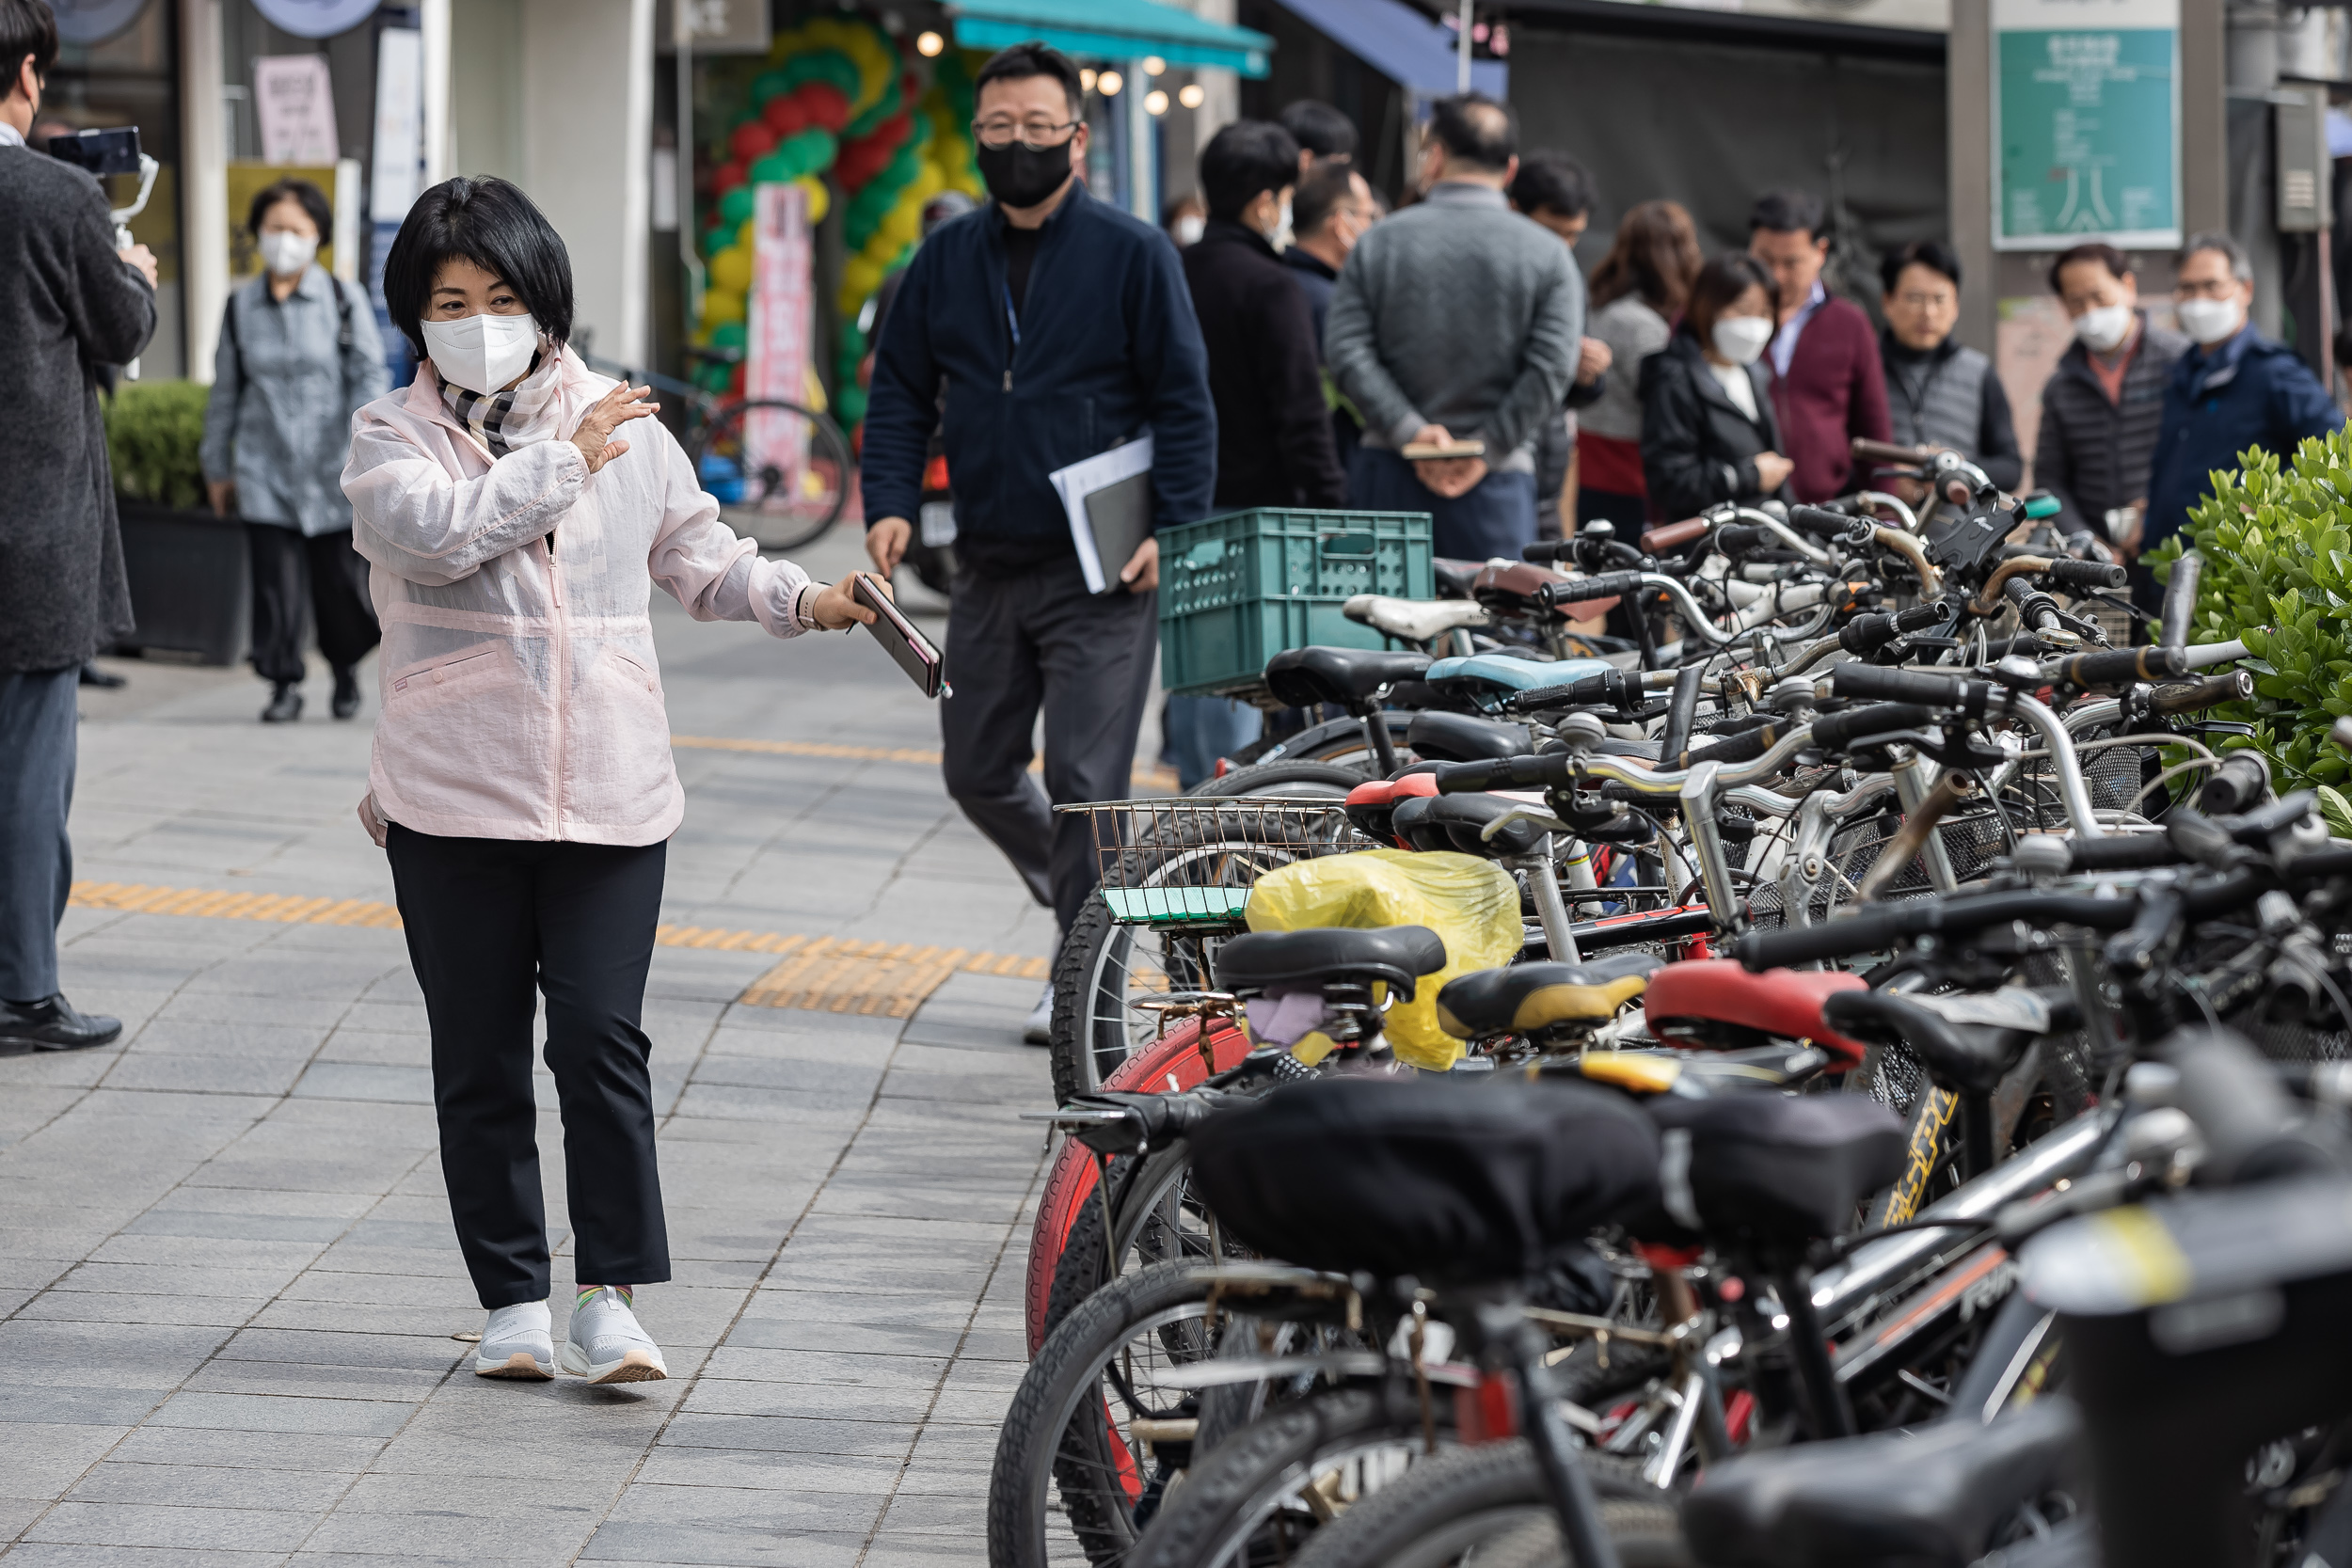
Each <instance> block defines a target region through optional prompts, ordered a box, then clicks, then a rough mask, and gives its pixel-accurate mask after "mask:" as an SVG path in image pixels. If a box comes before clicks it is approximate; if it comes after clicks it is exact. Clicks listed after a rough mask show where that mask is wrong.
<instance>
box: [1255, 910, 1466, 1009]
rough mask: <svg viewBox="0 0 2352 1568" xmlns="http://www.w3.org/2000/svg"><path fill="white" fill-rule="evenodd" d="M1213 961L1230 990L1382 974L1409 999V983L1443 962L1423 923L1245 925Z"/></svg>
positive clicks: (1441, 942)
mask: <svg viewBox="0 0 2352 1568" xmlns="http://www.w3.org/2000/svg"><path fill="white" fill-rule="evenodd" d="M1444 967H1445V939H1444V938H1442V937H1440V936H1438V933H1437V932H1435V931H1433V930H1431V929H1430V928H1429V927H1426V926H1386V927H1380V928H1378V929H1376V930H1359V929H1357V928H1355V927H1339V926H1328V927H1311V928H1310V929H1308V930H1303V931H1248V932H1245V933H1243V934H1242V935H1240V936H1237V937H1235V938H1233V939H1232V941H1231V942H1227V943H1226V944H1225V945H1224V946H1223V947H1222V948H1219V949H1218V950H1217V955H1216V981H1217V984H1218V985H1220V986H1222V987H1224V988H1225V989H1226V990H1230V991H1263V990H1267V989H1268V988H1269V987H1275V986H1291V985H1300V986H1317V985H1327V984H1330V983H1331V982H1334V981H1359V982H1360V981H1372V980H1385V981H1387V982H1388V983H1389V986H1390V987H1391V990H1394V991H1395V993H1396V995H1397V998H1398V999H1399V1000H1400V1001H1405V1002H1410V1001H1411V1000H1412V999H1413V989H1414V983H1415V982H1416V981H1418V980H1419V979H1420V978H1421V977H1422V975H1424V974H1436V973H1437V972H1438V971H1439V970H1441V969H1443V968H1444Z"/></svg>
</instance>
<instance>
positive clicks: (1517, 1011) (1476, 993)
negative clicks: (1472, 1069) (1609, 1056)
mask: <svg viewBox="0 0 2352 1568" xmlns="http://www.w3.org/2000/svg"><path fill="white" fill-rule="evenodd" d="M1660 963H1661V960H1660V959H1659V958H1657V957H1656V956H1655V955H1654V954H1649V953H1615V954H1612V955H1610V956H1609V957H1608V958H1595V959H1593V960H1592V961H1591V962H1590V963H1574V964H1570V963H1525V964H1513V965H1511V966H1510V967H1509V968H1507V969H1482V970H1480V971H1478V972H1477V973H1476V974H1465V975H1462V976H1461V977H1459V978H1458V979H1454V980H1449V981H1447V982H1446V985H1445V989H1444V990H1441V991H1439V992H1438V1027H1439V1028H1440V1029H1443V1030H1444V1031H1445V1032H1446V1033H1447V1034H1449V1035H1454V1036H1458V1037H1461V1038H1463V1039H1483V1038H1485V1037H1486V1036H1489V1035H1500V1034H1505V1033H1511V1032H1517V1033H1519V1034H1525V1033H1527V1032H1528V1031H1529V1030H1533V1029H1550V1028H1557V1027H1559V1026H1560V1025H1562V1024H1568V1023H1600V1022H1606V1021H1608V1020H1609V1019H1611V1018H1613V1017H1615V1016H1616V1012H1617V1009H1618V1008H1619V1007H1621V1006H1624V1005H1625V1004H1626V1003H1628V1002H1629V1001H1631V1000H1632V999H1633V998H1634V997H1637V996H1639V995H1641V994H1642V991H1643V990H1644V988H1645V987H1646V986H1647V985H1648V983H1649V977H1650V975H1651V974H1652V973H1653V972H1654V971H1656V970H1657V969H1658V968H1659V966H1660Z"/></svg>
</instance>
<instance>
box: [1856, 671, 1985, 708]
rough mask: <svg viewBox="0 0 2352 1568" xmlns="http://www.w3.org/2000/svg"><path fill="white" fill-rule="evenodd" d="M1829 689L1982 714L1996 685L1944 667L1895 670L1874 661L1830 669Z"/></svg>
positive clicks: (1876, 700)
mask: <svg viewBox="0 0 2352 1568" xmlns="http://www.w3.org/2000/svg"><path fill="white" fill-rule="evenodd" d="M1830 689H1831V690H1832V691H1833V692H1835V693H1836V695H1838V696H1840V697H1855V698H1862V699H1866V700H1869V701H1875V702H1896V703H1924V704H1926V705H1930V706H1932V707H1958V708H1962V709H1964V710H1965V711H1967V712H1970V713H1975V714H1981V713H1982V712H1983V711H1984V709H1985V706H1986V705H1987V704H1988V703H1989V702H1990V701H1991V700H1992V694H1993V692H1994V690H1995V689H1996V688H1995V687H1994V685H1993V684H1992V682H1990V681H1981V680H1971V679H1970V678H1968V677H1967V676H1965V675H1962V674H1959V673H1947V672H1945V671H1941V670H1895V669H1886V668H1883V667H1881V666H1879V665H1875V664H1841V665H1839V666H1838V667H1837V668H1836V669H1835V670H1833V671H1831V672H1830Z"/></svg>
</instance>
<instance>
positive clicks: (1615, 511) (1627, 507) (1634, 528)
mask: <svg viewBox="0 0 2352 1568" xmlns="http://www.w3.org/2000/svg"><path fill="white" fill-rule="evenodd" d="M1603 519H1606V520H1607V521H1609V522H1610V523H1612V524H1613V525H1614V526H1615V528H1616V530H1617V537H1618V538H1620V539H1622V540H1624V541H1625V542H1626V543H1627V544H1629V545H1630V544H1632V543H1633V542H1634V541H1635V540H1637V539H1639V538H1640V537H1641V536H1642V531H1643V530H1644V529H1645V528H1647V527H1649V500H1648V499H1647V498H1646V497H1644V496H1628V495H1622V494H1620V493H1619V492H1617V491H1614V490H1596V489H1593V488H1592V487H1591V486H1590V485H1579V486H1577V491H1576V521H1577V525H1578V526H1579V527H1581V526H1583V525H1584V524H1586V523H1597V522H1600V521H1602V520H1603Z"/></svg>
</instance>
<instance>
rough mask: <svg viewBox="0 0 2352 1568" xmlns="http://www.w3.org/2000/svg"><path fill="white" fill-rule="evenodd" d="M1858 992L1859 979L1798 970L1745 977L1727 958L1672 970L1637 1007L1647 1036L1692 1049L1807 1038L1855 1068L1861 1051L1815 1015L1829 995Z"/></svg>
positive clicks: (1857, 1042)
mask: <svg viewBox="0 0 2352 1568" xmlns="http://www.w3.org/2000/svg"><path fill="white" fill-rule="evenodd" d="M1863 989H1864V986H1863V980H1862V976H1861V975H1859V974H1833V973H1824V972H1818V971H1813V970H1797V969H1768V970H1766V971H1765V972H1764V973H1763V974H1750V973H1749V972H1748V971H1747V970H1745V969H1743V968H1741V967H1740V964H1739V962H1738V961H1737V960H1736V959H1732V958H1693V959H1692V960H1690V961H1688V962H1685V963H1678V964H1671V965H1669V966H1668V967H1667V969H1666V971H1665V973H1663V974H1660V975H1659V976H1658V978H1657V979H1656V980H1654V981H1653V982H1651V985H1650V988H1649V994H1648V995H1647V996H1646V997H1645V998H1644V999H1643V1003H1642V1006H1643V1009H1644V1011H1645V1013H1647V1015H1648V1018H1649V1027H1650V1033H1652V1034H1654V1035H1657V1036H1659V1037H1661V1038H1668V1039H1676V1040H1684V1041H1688V1042H1689V1043H1692V1044H1694V1045H1712V1046H1723V1045H1735V1046H1744V1045H1754V1044H1757V1043H1760V1042H1758V1041H1757V1040H1756V1038H1755V1037H1756V1036H1758V1035H1777V1036H1779V1037H1781V1038H1783V1039H1804V1040H1811V1041H1812V1042H1813V1043H1814V1044H1816V1045H1818V1046H1820V1047H1821V1048H1822V1049H1823V1050H1825V1051H1827V1052H1829V1053H1831V1054H1832V1055H1833V1056H1836V1057H1837V1058H1838V1059H1839V1066H1840V1067H1841V1068H1849V1067H1854V1066H1856V1065H1858V1064H1859V1063H1860V1062H1861V1060H1862V1053H1863V1052H1864V1051H1865V1050H1866V1049H1867V1047H1866V1046H1865V1044H1864V1042H1863V1041H1861V1040H1859V1039H1855V1038H1853V1037H1851V1036H1849V1035H1845V1034H1841V1033H1840V1032H1838V1031H1837V1030H1836V1028H1833V1027H1832V1026H1830V1025H1829V1024H1828V1023H1827V1022H1825V1021H1824V1020H1823V1017H1822V1013H1821V1005H1822V1003H1824V1002H1825V1001H1827V1000H1828V999H1829V998H1830V997H1832V996H1836V995H1838V994H1839V993H1841V992H1844V991H1849V990H1863Z"/></svg>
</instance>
